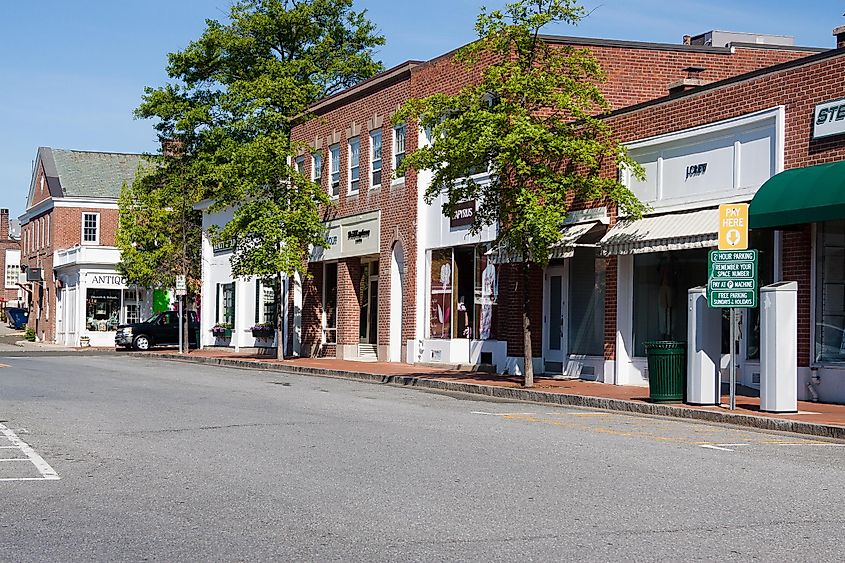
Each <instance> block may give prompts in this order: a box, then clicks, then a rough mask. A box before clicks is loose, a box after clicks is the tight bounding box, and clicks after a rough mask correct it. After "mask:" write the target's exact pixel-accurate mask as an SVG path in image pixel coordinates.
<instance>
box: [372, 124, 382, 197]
mask: <svg viewBox="0 0 845 563" xmlns="http://www.w3.org/2000/svg"><path fill="white" fill-rule="evenodd" d="M370 174H371V176H372V177H371V178H370V187H371V188H376V187H378V186H380V185H381V131H372V132H370Z"/></svg>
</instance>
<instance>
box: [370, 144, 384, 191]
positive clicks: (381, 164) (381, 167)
mask: <svg viewBox="0 0 845 563" xmlns="http://www.w3.org/2000/svg"><path fill="white" fill-rule="evenodd" d="M375 134H379V135H380V136H381V154H379V155H378V156H379V158H378V161H379V171H380V172H381V173H382V176H383V175H384V159H383V158H382V157H383V156H384V135H383V134H382V132H381V129H374V130H373V131H370V166H369V168H370V174H369V176H370V177H369V182H370V189H371V190H375V189H378V188H380V187H381V184H382V182H384V178H383V177H382V181H381V182H379V183H378V184H373V173H374V172H375V171H376V170H375V168H373V165H374V164H375V155H376V153H375V151H374V150H373V149H374V148H375V145H374V144H373V135H375Z"/></svg>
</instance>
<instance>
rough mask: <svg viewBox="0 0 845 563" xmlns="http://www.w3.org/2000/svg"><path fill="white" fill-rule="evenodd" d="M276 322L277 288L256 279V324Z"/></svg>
mask: <svg viewBox="0 0 845 563" xmlns="http://www.w3.org/2000/svg"><path fill="white" fill-rule="evenodd" d="M259 323H266V324H272V325H274V326H275V324H276V289H275V288H274V287H273V285H270V284H264V283H262V282H261V280H258V279H257V280H255V324H259Z"/></svg>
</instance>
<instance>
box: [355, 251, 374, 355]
mask: <svg viewBox="0 0 845 563" xmlns="http://www.w3.org/2000/svg"><path fill="white" fill-rule="evenodd" d="M378 264H379V263H378V260H376V261H374V262H367V263H365V264H363V270H364V271H363V273H362V276H361V316H360V324H359V330H360V337H361V338H360V342H361V344H372V345H375V344H377V343H378Z"/></svg>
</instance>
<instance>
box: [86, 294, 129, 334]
mask: <svg viewBox="0 0 845 563" xmlns="http://www.w3.org/2000/svg"><path fill="white" fill-rule="evenodd" d="M85 305H86V306H85V328H86V329H88V330H90V331H96V332H106V331H110V330H117V325H118V324H119V323H120V290H119V289H98V288H91V289H88V290H87V293H86V300H85Z"/></svg>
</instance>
